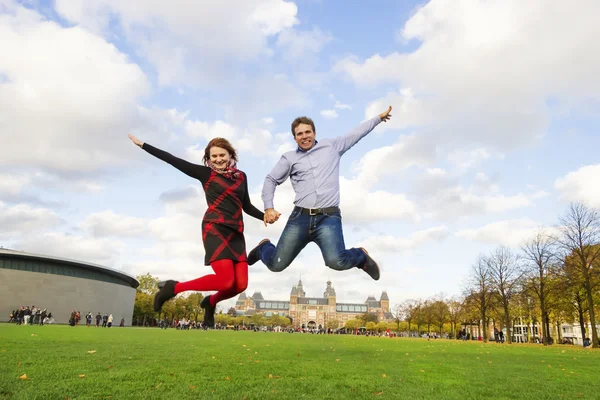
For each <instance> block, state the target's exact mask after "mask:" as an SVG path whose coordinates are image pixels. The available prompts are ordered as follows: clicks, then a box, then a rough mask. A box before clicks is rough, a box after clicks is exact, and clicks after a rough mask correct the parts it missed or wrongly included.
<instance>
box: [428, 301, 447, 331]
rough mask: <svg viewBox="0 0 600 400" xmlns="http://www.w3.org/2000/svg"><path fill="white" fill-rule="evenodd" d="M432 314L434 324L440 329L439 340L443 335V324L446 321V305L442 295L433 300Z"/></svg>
mask: <svg viewBox="0 0 600 400" xmlns="http://www.w3.org/2000/svg"><path fill="white" fill-rule="evenodd" d="M432 308H433V314H434V319H435V322H436V323H437V324H438V327H439V328H440V338H441V337H442V335H443V334H444V323H446V322H447V321H448V314H449V311H448V305H447V304H446V302H445V300H444V295H443V294H439V295H437V296H436V297H435V298H434V299H433V304H432Z"/></svg>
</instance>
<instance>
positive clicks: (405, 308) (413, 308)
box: [400, 299, 419, 336]
mask: <svg viewBox="0 0 600 400" xmlns="http://www.w3.org/2000/svg"><path fill="white" fill-rule="evenodd" d="M400 308H401V310H402V314H403V315H404V320H405V321H406V324H407V333H408V335H409V336H410V323H411V321H414V320H415V318H416V313H417V310H418V309H419V302H418V301H416V300H412V299H408V300H405V301H404V302H403V303H402V304H401V305H400Z"/></svg>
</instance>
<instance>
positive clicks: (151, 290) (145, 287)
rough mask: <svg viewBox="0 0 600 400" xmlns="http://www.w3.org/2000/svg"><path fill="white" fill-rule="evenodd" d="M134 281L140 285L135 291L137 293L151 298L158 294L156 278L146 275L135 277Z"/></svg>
mask: <svg viewBox="0 0 600 400" xmlns="http://www.w3.org/2000/svg"><path fill="white" fill-rule="evenodd" d="M135 279H137V280H138V282H139V283H140V285H139V286H138V287H137V289H136V290H137V291H138V292H142V293H146V294H148V295H151V296H152V297H154V295H155V294H156V292H158V278H156V277H154V276H152V275H150V274H149V273H146V274H144V275H138V276H136V277H135Z"/></svg>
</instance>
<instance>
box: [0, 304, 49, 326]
mask: <svg viewBox="0 0 600 400" xmlns="http://www.w3.org/2000/svg"><path fill="white" fill-rule="evenodd" d="M9 317H10V318H9V320H8V322H12V323H15V324H17V325H44V324H48V323H50V324H51V323H54V317H53V316H52V313H50V312H48V310H47V309H45V308H44V309H42V308H41V307H36V306H35V305H33V306H31V308H30V307H29V306H21V307H19V308H18V309H16V310H13V312H11V313H10V315H9Z"/></svg>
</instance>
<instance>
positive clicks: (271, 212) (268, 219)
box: [264, 208, 281, 226]
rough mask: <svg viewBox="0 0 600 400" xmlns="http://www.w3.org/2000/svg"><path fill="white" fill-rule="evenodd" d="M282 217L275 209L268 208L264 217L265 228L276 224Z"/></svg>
mask: <svg viewBox="0 0 600 400" xmlns="http://www.w3.org/2000/svg"><path fill="white" fill-rule="evenodd" d="M280 216H281V213H280V212H279V211H277V210H275V209H274V208H267V209H266V210H265V217H264V222H265V226H267V224H272V223H275V222H276V221H277V220H278V219H279V217H280Z"/></svg>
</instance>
